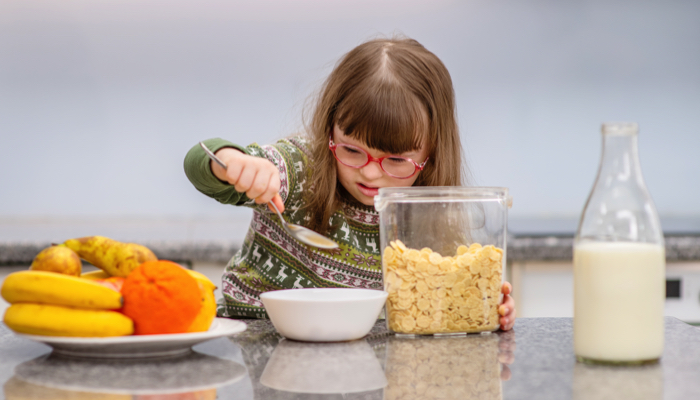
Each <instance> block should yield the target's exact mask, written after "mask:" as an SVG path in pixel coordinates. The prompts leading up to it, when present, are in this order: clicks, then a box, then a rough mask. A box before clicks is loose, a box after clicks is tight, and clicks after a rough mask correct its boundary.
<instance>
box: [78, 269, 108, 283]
mask: <svg viewBox="0 0 700 400" xmlns="http://www.w3.org/2000/svg"><path fill="white" fill-rule="evenodd" d="M111 276H112V275H110V274H108V273H106V272H104V271H103V270H101V269H98V270H97V271H90V272H83V273H82V274H81V275H80V277H81V278H83V279H90V280H93V281H94V280H98V279H107V278H110V277H111Z"/></svg>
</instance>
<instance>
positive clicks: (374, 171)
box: [360, 161, 384, 179]
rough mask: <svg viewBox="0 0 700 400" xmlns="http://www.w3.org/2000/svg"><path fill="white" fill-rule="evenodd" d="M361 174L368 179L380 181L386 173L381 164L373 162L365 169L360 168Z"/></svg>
mask: <svg viewBox="0 0 700 400" xmlns="http://www.w3.org/2000/svg"><path fill="white" fill-rule="evenodd" d="M360 173H361V174H362V175H363V176H364V177H365V178H367V179H379V178H381V177H382V174H383V173H384V171H382V167H381V166H380V165H379V163H377V162H375V161H372V162H370V163H369V164H367V165H365V166H364V167H362V168H360Z"/></svg>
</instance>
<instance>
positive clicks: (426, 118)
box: [306, 38, 464, 233]
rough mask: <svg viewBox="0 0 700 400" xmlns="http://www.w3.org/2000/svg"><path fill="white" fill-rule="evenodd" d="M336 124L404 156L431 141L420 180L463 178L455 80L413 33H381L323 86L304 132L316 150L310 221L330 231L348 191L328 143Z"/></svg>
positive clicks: (440, 182) (444, 182)
mask: <svg viewBox="0 0 700 400" xmlns="http://www.w3.org/2000/svg"><path fill="white" fill-rule="evenodd" d="M335 124H338V126H339V127H340V128H341V129H342V130H343V131H344V133H345V134H346V135H348V136H350V137H352V138H354V139H357V140H360V141H362V142H364V143H365V144H366V145H367V146H368V147H370V148H374V149H377V150H380V151H383V152H386V153H390V154H400V153H404V152H407V151H413V150H418V149H419V148H420V147H421V146H422V145H424V146H428V156H429V159H428V162H427V164H426V166H425V169H424V170H423V171H421V172H420V173H419V175H418V178H417V179H416V181H415V183H414V185H415V186H458V185H461V184H462V179H463V176H464V171H463V168H464V167H463V164H462V146H461V144H460V139H459V131H458V128H457V119H456V114H455V98H454V90H453V88H452V80H451V79H450V74H449V73H448V72H447V68H445V65H444V64H443V63H442V62H441V61H440V59H438V58H437V56H435V55H434V54H433V53H431V52H430V51H428V50H427V49H426V48H425V47H423V46H422V45H421V44H420V43H418V42H417V41H415V40H412V39H408V38H395V39H375V40H370V41H368V42H365V43H363V44H361V45H359V46H357V47H356V48H354V49H353V50H351V51H350V52H349V53H347V54H345V56H343V57H342V58H341V59H340V61H339V62H338V63H337V64H336V66H335V68H334V69H333V71H332V72H331V74H330V76H329V77H328V78H327V79H326V81H325V83H324V84H323V86H322V87H321V90H320V93H319V94H318V99H317V100H316V108H315V110H314V111H313V114H312V116H311V120H310V124H308V126H307V127H306V132H307V134H308V135H309V136H310V141H311V152H312V159H313V165H312V172H311V178H312V184H313V186H312V187H313V190H311V191H310V192H309V193H308V207H309V209H308V212H309V215H310V216H311V220H310V221H309V225H310V228H311V229H314V230H316V231H317V232H321V233H327V232H328V230H329V228H330V226H329V222H328V221H329V220H330V217H331V216H332V215H333V213H334V212H335V210H336V209H337V207H338V205H339V196H340V192H341V190H342V186H341V184H340V183H339V182H338V179H337V171H336V161H335V158H334V157H333V153H332V152H331V151H330V150H329V149H328V140H329V138H330V134H331V132H332V130H333V127H334V125H335Z"/></svg>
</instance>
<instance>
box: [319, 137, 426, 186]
mask: <svg viewBox="0 0 700 400" xmlns="http://www.w3.org/2000/svg"><path fill="white" fill-rule="evenodd" d="M328 148H329V149H330V150H331V151H332V152H333V156H335V159H336V160H338V162H340V163H341V164H343V165H346V166H348V167H351V168H362V167H364V166H365V165H367V164H369V163H370V161H375V162H377V163H378V164H379V166H380V167H382V170H383V171H384V172H386V174H387V175H389V176H391V177H393V178H399V179H408V178H410V177H412V176H413V175H415V174H416V173H417V172H418V171H422V170H423V167H425V163H427V162H428V159H427V158H426V159H425V161H423V163H421V164H418V163H417V162H415V161H413V160H411V159H410V158H406V157H399V156H391V155H389V156H384V157H380V158H374V157H372V156H371V155H369V153H367V152H366V151H365V150H363V149H361V148H359V147H357V146H353V145H351V144H342V143H341V144H335V143H333V138H332V137H331V138H330V140H329V142H328Z"/></svg>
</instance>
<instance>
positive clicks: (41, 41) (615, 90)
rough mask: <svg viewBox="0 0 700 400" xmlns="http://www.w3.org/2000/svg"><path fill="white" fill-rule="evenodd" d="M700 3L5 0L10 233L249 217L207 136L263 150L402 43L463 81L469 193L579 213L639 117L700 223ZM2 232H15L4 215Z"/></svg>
mask: <svg viewBox="0 0 700 400" xmlns="http://www.w3.org/2000/svg"><path fill="white" fill-rule="evenodd" d="M698 21H700V2H698V1H668V0H656V1H631V0H630V1H622V0H617V1H602V0H601V1H593V0H587V1H585V0H579V1H566V2H562V1H554V0H552V1H546V0H495V1H494V0H469V1H431V2H425V1H418V0H401V1H400V0H391V1H370V0H362V1H346V2H329V1H321V0H298V1H282V0H262V1H261V0H258V1H224V0H221V1H217V0H203V1H184V0H179V1H177V0H171V1H157V0H138V1H137V0H102V1H99V2H96V1H88V0H64V1H38V0H0V151H1V152H2V155H1V156H0V223H6V224H7V223H9V222H8V221H10V222H12V221H14V222H13V223H16V222H17V221H18V220H22V219H27V220H31V219H43V220H47V219H48V220H52V219H53V220H61V219H63V220H71V219H72V218H77V219H80V218H82V219H91V218H114V219H123V218H136V219H141V220H148V219H169V218H170V219H172V218H175V219H177V218H180V219H188V218H192V219H194V218H209V219H216V218H231V217H241V218H246V217H247V216H248V214H247V213H248V211H247V210H235V209H233V207H225V206H222V205H220V204H218V203H216V202H214V201H213V200H210V199H208V198H206V197H204V196H203V195H201V194H199V193H198V192H197V191H196V190H195V189H194V188H193V187H192V186H191V185H190V184H189V182H188V181H187V179H186V177H185V175H184V173H183V169H182V160H183V157H184V155H185V153H186V152H187V150H188V149H189V148H190V147H191V146H192V145H194V144H196V143H197V141H199V140H201V139H205V138H209V137H224V138H228V139H230V140H232V141H234V142H238V143H241V144H248V143H250V142H253V141H256V142H260V143H268V142H271V141H273V140H275V139H276V138H279V137H282V136H285V135H287V134H289V133H291V132H293V131H294V130H296V129H298V127H299V126H300V115H301V114H300V113H301V109H302V107H303V104H304V101H305V100H306V99H307V98H308V97H309V95H310V94H312V93H313V91H314V90H315V89H316V88H317V87H318V85H319V84H320V83H321V81H322V80H323V78H325V76H326V75H327V74H328V72H329V71H330V69H331V68H332V66H333V64H334V62H335V61H336V60H337V59H338V58H339V57H340V56H341V55H342V54H343V53H345V52H346V51H348V50H350V49H351V48H352V47H354V46H356V45H357V44H359V43H361V42H363V41H364V40H366V39H368V38H371V37H374V36H377V35H391V34H392V33H395V32H400V33H403V34H405V35H407V36H410V37H413V38H415V39H417V40H418V41H420V42H421V43H423V44H424V45H425V46H426V47H427V48H428V49H430V50H431V51H433V52H434V53H435V54H437V55H438V56H439V57H440V58H441V59H442V60H443V61H444V63H445V64H446V65H447V67H448V69H449V70H450V71H451V74H452V79H453V81H454V86H455V89H456V93H457V107H458V113H459V120H460V127H461V132H462V138H463V143H464V147H465V152H466V155H467V159H468V164H469V167H470V168H471V170H472V173H473V176H474V180H473V183H474V184H477V185H484V186H506V187H509V188H510V190H511V194H512V195H513V198H514V205H513V208H512V210H511V218H512V219H513V220H517V219H540V218H550V219H551V218H564V219H571V220H575V219H576V218H577V217H578V215H579V214H580V212H581V209H582V207H583V204H584V202H585V200H586V197H587V195H588V192H589V190H590V188H591V186H592V184H593V180H594V178H595V173H596V170H597V165H598V161H599V156H600V133H599V130H600V124H601V123H602V122H604V121H610V120H627V121H636V122H638V123H639V124H640V127H641V132H640V141H639V145H640V154H641V162H642V169H643V172H644V175H645V178H646V181H647V184H648V187H649V189H650V191H651V193H652V196H653V198H654V199H655V202H656V205H657V208H658V209H659V212H660V213H661V214H662V216H666V217H679V218H685V217H686V216H695V217H697V216H699V215H700V207H699V206H698V199H700V185H699V184H698V183H699V181H700V179H699V178H698V172H699V171H700V157H698V152H699V151H700V22H698ZM2 221H5V222H2Z"/></svg>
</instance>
